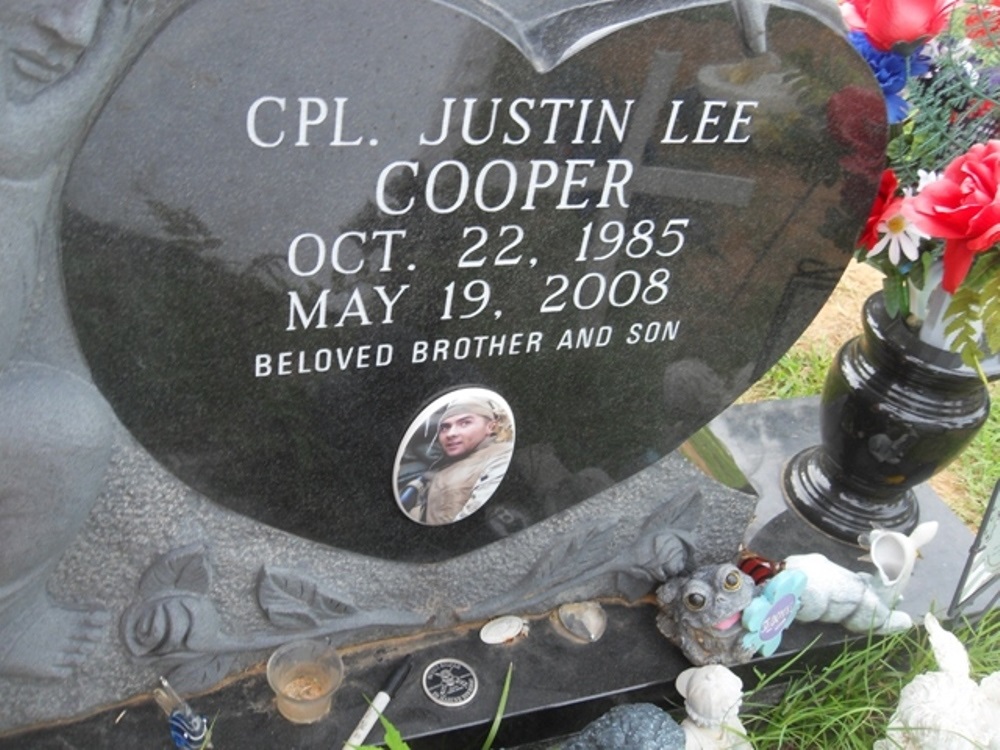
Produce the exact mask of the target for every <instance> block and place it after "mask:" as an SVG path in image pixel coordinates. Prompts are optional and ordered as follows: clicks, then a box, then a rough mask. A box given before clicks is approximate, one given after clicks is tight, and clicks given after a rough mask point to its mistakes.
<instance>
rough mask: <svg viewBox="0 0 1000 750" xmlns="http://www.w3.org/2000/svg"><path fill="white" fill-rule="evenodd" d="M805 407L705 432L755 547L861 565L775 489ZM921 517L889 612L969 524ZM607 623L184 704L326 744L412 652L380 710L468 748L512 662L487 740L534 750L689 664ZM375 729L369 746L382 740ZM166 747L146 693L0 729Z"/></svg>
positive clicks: (257, 678)
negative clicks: (731, 478) (916, 550)
mask: <svg viewBox="0 0 1000 750" xmlns="http://www.w3.org/2000/svg"><path fill="white" fill-rule="evenodd" d="M817 413H818V412H817V402H816V400H815V399H801V400H790V401H780V402H768V403H763V404H754V405H747V406H739V407H733V408H731V409H729V410H728V411H726V412H725V413H724V414H723V415H721V416H720V417H718V418H717V419H716V420H714V422H713V423H712V425H711V427H712V430H713V431H714V432H715V434H716V435H717V436H718V437H719V438H720V439H721V440H722V442H723V443H724V444H725V445H726V447H727V448H728V449H729V450H730V452H731V453H732V456H733V459H734V460H735V462H736V464H737V465H738V466H739V468H740V469H741V470H742V472H743V473H744V474H745V476H746V478H747V480H748V481H749V484H750V485H752V487H753V488H754V490H756V492H757V493H758V494H759V495H760V500H759V503H758V508H757V514H756V518H755V519H754V521H753V523H752V524H751V526H750V527H749V528H748V530H747V537H746V542H747V544H748V546H750V547H751V548H752V549H754V550H755V551H756V552H758V553H760V554H763V555H765V556H769V557H775V558H780V557H782V556H785V555H788V554H794V553H799V552H807V551H818V552H823V553H824V554H826V555H827V556H828V557H830V558H831V559H834V560H835V561H837V562H839V563H841V564H843V565H846V566H848V567H856V568H857V569H859V570H860V569H862V568H863V566H864V565H865V564H864V563H861V562H858V559H857V558H858V557H859V556H860V555H861V554H862V551H861V550H860V549H858V548H856V547H851V546H849V545H844V544H842V543H839V542H836V541H835V540H832V539H830V538H828V537H826V536H824V535H823V534H821V533H819V532H816V531H813V530H812V529H811V528H809V527H807V526H806V525H805V524H804V523H803V522H802V521H801V519H800V518H799V517H798V516H797V515H796V514H795V513H794V512H792V511H790V510H788V509H787V507H786V505H785V503H784V500H783V498H782V496H781V489H780V482H779V478H780V474H781V467H782V466H783V465H784V463H785V461H787V460H788V458H790V457H791V456H792V455H794V454H795V453H796V452H798V451H799V450H801V449H803V448H805V447H808V446H809V445H812V444H813V443H814V442H816V440H817V433H818V426H817ZM917 494H918V497H919V501H920V506H921V513H922V520H937V521H938V522H939V524H940V528H939V531H938V535H937V537H936V538H935V539H934V540H933V541H932V542H931V543H930V544H929V545H928V547H927V548H926V549H925V555H924V558H923V559H922V560H920V561H919V562H918V564H917V569H916V574H915V575H914V577H913V579H912V581H911V584H910V587H909V589H908V590H907V595H906V599H905V601H904V603H903V605H902V606H903V609H905V610H906V611H908V612H909V613H910V614H911V615H914V616H915V617H918V616H920V615H922V614H923V613H924V612H927V611H928V610H933V611H935V612H937V613H939V614H941V613H943V612H944V610H945V609H946V608H947V606H948V603H949V602H950V600H951V597H952V594H953V592H954V590H955V587H956V585H957V583H958V580H959V578H960V576H961V572H962V569H963V565H964V563H965V559H966V556H967V554H968V551H969V548H970V547H971V545H972V542H973V535H972V532H971V531H970V530H969V529H967V528H966V527H965V526H964V525H963V524H962V523H961V522H960V521H959V520H958V519H957V517H956V516H955V515H954V514H953V513H951V511H950V510H949V509H948V508H947V506H945V505H944V503H943V502H942V501H941V500H940V498H939V497H937V495H936V494H935V493H934V492H933V491H932V490H931V489H930V488H929V487H926V486H921V487H919V488H918V490H917ZM605 608H606V611H607V613H608V628H607V632H606V633H605V635H604V637H603V638H601V639H600V640H599V641H598V642H596V643H594V644H583V643H577V642H572V641H570V640H568V639H567V638H565V637H564V636H563V635H561V634H560V632H559V631H558V630H557V628H556V627H555V626H554V624H553V622H552V621H551V619H550V618H547V617H545V616H538V617H535V618H532V619H530V620H529V625H530V630H529V632H528V634H527V636H521V637H519V638H518V639H516V640H515V641H513V642H510V643H507V644H503V645H499V646H488V645H486V644H483V643H482V642H481V640H480V638H479V634H478V630H479V628H478V624H470V625H468V626H464V627H462V628H459V629H453V630H449V631H446V632H437V633H429V634H425V635H421V636H416V637H411V638H405V639H396V640H391V641H382V642H378V643H372V644H366V645H362V646H357V647H353V648H350V649H346V650H345V651H344V661H345V664H346V672H347V677H346V680H345V683H344V684H343V686H342V687H341V688H340V690H339V691H338V692H337V694H336V696H335V700H334V706H333V709H332V711H331V713H330V714H329V715H328V716H327V717H326V718H324V719H323V720H321V721H319V722H317V723H316V724H312V725H302V726H300V725H294V724H291V723H289V722H287V721H285V720H284V719H283V718H281V716H280V715H279V714H278V713H277V710H276V709H275V707H274V701H273V697H272V694H271V691H270V688H269V687H268V685H267V681H266V678H265V676H264V671H263V665H258V666H257V667H255V668H254V669H251V670H249V671H248V672H245V673H244V674H242V675H241V676H239V677H238V678H236V679H233V680H231V681H230V682H228V683H227V684H225V685H224V686H223V687H222V688H220V689H217V690H215V691H213V692H212V693H210V694H207V695H201V696H195V697H192V698H191V703H192V705H193V706H194V707H195V708H196V710H198V711H199V712H200V713H203V714H205V715H207V716H208V717H209V718H210V719H212V720H213V721H214V722H215V724H214V736H215V738H216V743H215V744H216V747H219V748H223V747H242V748H258V747H259V748H270V747H295V748H305V749H311V748H335V747H340V746H341V745H342V744H343V742H344V740H345V739H346V738H347V736H348V735H349V734H350V732H351V730H352V729H353V727H354V724H355V723H356V722H357V721H358V719H359V718H360V717H361V715H362V714H363V713H364V711H365V708H366V707H367V702H366V696H367V697H368V698H370V697H372V696H373V695H374V694H375V692H376V691H377V690H378V689H379V686H380V685H381V683H382V682H383V681H384V680H385V679H386V677H387V676H388V674H389V673H390V672H391V671H392V669H393V666H394V665H395V664H396V663H397V662H398V661H399V660H400V659H402V658H403V657H404V656H405V655H407V654H412V655H413V660H414V670H413V673H412V674H411V676H410V677H409V679H408V680H407V681H406V682H405V683H404V685H403V687H402V688H401V689H400V691H399V693H398V694H397V696H396V698H395V699H394V700H393V701H392V703H390V705H389V707H388V709H387V711H386V714H387V715H388V716H389V718H391V720H392V721H393V722H394V723H395V724H396V726H397V727H399V729H400V730H401V731H402V733H403V734H404V736H405V738H406V739H407V741H408V742H409V744H410V746H411V747H412V748H414V750H420V749H421V748H435V750H448V749H449V748H464V747H471V746H478V745H480V744H481V743H482V741H483V738H485V736H486V734H487V732H488V728H489V723H490V721H491V720H492V717H493V714H494V711H495V709H496V706H497V702H498V700H499V696H500V692H501V688H502V684H503V680H504V676H505V674H506V671H507V668H508V665H510V664H513V665H514V672H513V679H512V688H511V691H510V697H509V702H508V704H507V711H506V714H505V718H504V721H503V724H502V726H501V730H500V734H499V736H498V738H497V741H496V743H495V746H496V747H507V748H514V747H520V748H524V749H525V750H527V748H529V747H531V748H534V747H544V746H545V744H546V742H547V741H548V740H552V741H553V742H554V741H555V739H556V738H558V737H561V736H566V735H567V734H570V733H572V732H575V731H577V730H579V729H580V728H582V727H583V726H585V725H586V724H587V723H588V722H590V721H592V720H593V719H594V718H596V717H597V716H600V715H601V714H603V713H605V712H606V711H607V710H608V709H610V708H611V707H613V706H614V705H617V704H620V703H626V702H637V701H650V702H654V703H657V704H660V705H662V706H664V707H667V708H670V707H676V706H679V705H680V700H679V699H678V696H677V694H676V692H675V691H674V688H673V682H674V679H675V678H676V676H677V675H678V674H679V673H680V672H681V671H682V670H683V669H685V668H687V667H688V666H690V665H689V663H688V662H687V661H686V659H685V658H684V657H683V656H682V655H681V654H680V652H679V651H678V650H677V649H675V648H674V647H673V646H671V645H670V644H669V643H668V642H667V641H666V640H665V639H664V638H663V637H662V636H661V635H660V634H659V633H658V632H657V630H656V626H655V607H654V606H653V605H652V604H651V603H650V602H648V601H647V602H640V603H639V604H637V605H635V606H625V605H622V604H619V603H613V602H607V603H605ZM848 637H849V635H848V634H847V633H846V632H845V631H843V630H842V629H840V628H839V627H836V626H830V625H803V624H798V625H796V626H794V627H793V628H792V629H791V630H789V631H788V632H787V634H786V636H785V638H784V640H783V643H782V647H781V649H780V650H779V652H778V653H777V654H775V656H773V657H771V658H769V659H761V660H759V661H756V662H754V663H752V664H750V665H744V666H743V667H741V668H739V669H738V670H736V671H737V672H738V673H739V674H740V676H741V677H742V678H743V679H744V683H745V686H746V687H747V689H749V688H751V687H752V686H753V684H754V672H755V670H757V671H760V672H763V673H767V672H769V671H772V670H774V669H776V668H778V667H779V666H781V665H783V664H785V663H787V661H788V660H789V659H790V658H791V657H793V656H797V655H798V654H799V653H800V652H801V650H802V649H804V648H805V647H806V646H807V645H809V644H810V643H812V642H813V641H814V640H815V641H816V643H815V644H814V645H812V646H811V647H810V650H809V654H808V656H807V658H808V659H809V660H811V661H813V662H822V661H823V660H824V659H828V658H830V657H831V656H832V654H834V653H836V652H837V651H839V649H840V647H841V645H842V644H843V643H844V641H845V640H846V639H847V638H848ZM444 657H451V658H456V659H459V660H461V661H464V662H465V663H467V664H469V665H470V666H471V667H472V668H473V669H474V670H475V671H476V673H477V677H478V678H479V689H478V693H477V696H476V698H475V699H474V700H473V701H472V702H470V703H468V704H466V705H464V706H461V707H457V708H455V707H444V706H439V705H436V704H435V703H433V702H431V700H429V699H428V697H427V696H426V695H425V694H424V692H423V690H422V689H421V685H420V677H421V674H422V672H423V669H424V668H425V667H426V666H427V665H428V664H430V663H431V662H433V661H435V660H436V659H439V658H444ZM382 736H383V735H382V732H381V729H379V728H376V729H375V730H374V731H373V732H372V735H371V737H370V738H369V742H373V743H374V742H378V741H380V740H381V739H382ZM94 747H100V748H106V749H108V750H116V749H117V748H122V749H123V750H124V749H125V748H129V749H131V748H135V747H147V748H158V747H162V748H164V749H165V750H166V749H167V748H169V747H171V741H170V736H169V732H168V729H167V723H166V721H165V719H164V717H163V715H162V713H161V712H160V710H159V708H158V707H157V706H156V705H155V703H153V701H152V700H151V698H150V697H149V696H138V697H136V698H135V699H134V700H133V701H130V702H128V703H126V704H122V705H116V706H112V707H108V708H107V709H106V710H103V711H101V712H99V713H96V714H94V715H92V716H90V717H88V718H85V719H82V720H77V721H73V722H69V723H51V724H47V725H45V726H38V727H34V728H31V729H28V730H24V731H19V732H18V733H16V734H8V735H5V736H3V737H0V750H23V748H32V750H56V749H57V748H58V749H59V750H66V749H67V748H79V749H80V750H83V749H84V748H87V749H88V750H89V749H90V748H94Z"/></svg>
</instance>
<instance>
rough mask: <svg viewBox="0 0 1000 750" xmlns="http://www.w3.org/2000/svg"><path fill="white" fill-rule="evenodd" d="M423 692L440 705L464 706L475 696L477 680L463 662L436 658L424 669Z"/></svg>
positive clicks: (477, 685)
mask: <svg viewBox="0 0 1000 750" xmlns="http://www.w3.org/2000/svg"><path fill="white" fill-rule="evenodd" d="M423 684H424V692H425V693H427V697H428V698H430V699H431V700H432V701H434V702H435V703H437V704H439V705H441V706H450V707H455V706H464V705H465V704H466V703H468V702H469V701H471V700H472V699H473V698H475V697H476V690H478V689H479V680H478V678H477V677H476V673H475V672H473V671H472V667H470V666H469V665H468V664H466V663H465V662H461V661H458V660H457V659H438V660H437V661H436V662H433V663H432V664H431V665H430V666H428V667H427V669H425V670H424V679H423Z"/></svg>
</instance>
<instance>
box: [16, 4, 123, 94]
mask: <svg viewBox="0 0 1000 750" xmlns="http://www.w3.org/2000/svg"><path fill="white" fill-rule="evenodd" d="M103 6H104V0H3V2H2V3H0V55H2V60H0V82H2V83H3V86H4V93H5V94H6V96H7V97H8V98H9V99H11V100H13V101H30V100H31V99H33V98H34V97H35V96H37V95H38V94H39V93H41V92H42V91H44V90H45V89H46V88H48V87H49V86H51V85H52V84H54V83H56V82H57V81H60V80H62V79H63V78H65V77H66V76H67V75H69V74H70V73H71V72H73V70H74V69H75V68H76V65H77V63H78V62H79V61H80V58H81V57H82V56H83V53H84V52H85V51H86V49H87V48H88V47H89V46H90V44H91V43H92V42H93V41H94V35H95V34H96V32H97V25H98V22H99V21H100V17H101V10H102V9H103Z"/></svg>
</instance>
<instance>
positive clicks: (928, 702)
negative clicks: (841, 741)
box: [874, 613, 1000, 750]
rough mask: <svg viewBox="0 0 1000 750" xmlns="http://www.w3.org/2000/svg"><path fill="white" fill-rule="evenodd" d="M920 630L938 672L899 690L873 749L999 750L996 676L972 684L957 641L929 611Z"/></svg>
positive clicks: (966, 659)
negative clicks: (927, 638) (923, 629)
mask: <svg viewBox="0 0 1000 750" xmlns="http://www.w3.org/2000/svg"><path fill="white" fill-rule="evenodd" d="M924 626H925V627H926V628H927V634H928V635H929V636H930V641H931V649H932V650H933V651H934V659H935V661H936V662H937V666H938V671H936V672H926V673H924V674H921V675H917V676H916V677H914V678H913V681H912V682H910V683H909V684H908V685H907V686H906V687H904V688H903V690H902V692H901V693H900V695H899V706H898V707H897V708H896V712H895V713H894V714H893V715H892V718H891V719H890V720H889V727H888V729H887V731H886V738H887V739H884V740H879V741H878V742H876V743H875V746H874V750H973V748H987V750H1000V724H998V723H997V721H996V716H997V712H998V711H1000V672H994V673H993V674H991V675H990V676H988V677H986V678H984V679H983V680H982V682H980V683H978V684H977V683H976V681H975V680H974V679H972V677H971V676H970V668H969V656H968V653H967V652H966V650H965V647H964V646H963V645H962V643H961V641H959V640H958V638H956V637H955V636H954V635H953V634H951V633H949V632H948V631H947V630H945V629H944V628H942V627H941V624H940V623H939V622H938V621H937V618H935V617H934V615H932V614H930V613H928V614H927V615H925V617H924Z"/></svg>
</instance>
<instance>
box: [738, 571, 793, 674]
mask: <svg viewBox="0 0 1000 750" xmlns="http://www.w3.org/2000/svg"><path fill="white" fill-rule="evenodd" d="M805 588H806V574H805V573H803V572H802V571H801V570H783V571H781V572H780V573H778V575H776V576H775V577H774V578H772V579H771V580H769V581H768V582H767V584H766V585H765V586H764V590H763V592H761V595H760V596H757V597H755V598H754V600H753V601H752V602H750V604H749V606H747V608H746V609H744V610H743V629H744V630H746V631H747V634H746V635H744V636H743V646H744V648H746V649H747V650H748V651H753V652H758V651H759V652H760V653H761V654H763V655H764V656H770V655H771V654H773V653H774V652H775V651H777V650H778V646H779V645H780V644H781V636H782V634H783V633H784V632H785V630H787V629H788V626H789V625H791V624H792V621H793V620H794V619H795V615H796V614H798V611H799V606H800V605H801V597H802V592H803V591H804V590H805Z"/></svg>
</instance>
